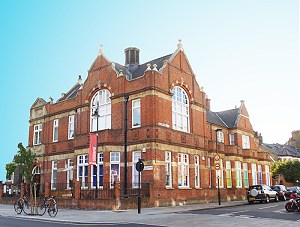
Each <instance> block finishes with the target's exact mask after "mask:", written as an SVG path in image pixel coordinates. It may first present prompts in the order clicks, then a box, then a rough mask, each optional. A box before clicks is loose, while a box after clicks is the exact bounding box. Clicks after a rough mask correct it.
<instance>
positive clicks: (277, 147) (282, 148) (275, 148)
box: [262, 143, 300, 157]
mask: <svg viewBox="0 0 300 227" xmlns="http://www.w3.org/2000/svg"><path fill="white" fill-rule="evenodd" d="M262 146H265V147H267V148H268V149H269V150H271V151H272V152H274V153H275V154H278V155H279V156H292V157H300V151H299V150H298V149H297V148H296V147H294V146H290V145H281V144H278V143H276V144H267V143H262Z"/></svg>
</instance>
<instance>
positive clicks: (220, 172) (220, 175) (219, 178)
mask: <svg viewBox="0 0 300 227" xmlns="http://www.w3.org/2000/svg"><path fill="white" fill-rule="evenodd" d="M218 181H219V182H218ZM218 185H219V187H220V188H223V187H224V180H223V161H222V159H220V169H219V170H216V187H218Z"/></svg>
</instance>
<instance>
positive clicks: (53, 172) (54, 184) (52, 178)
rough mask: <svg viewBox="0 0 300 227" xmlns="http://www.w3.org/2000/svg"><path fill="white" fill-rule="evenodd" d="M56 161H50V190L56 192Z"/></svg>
mask: <svg viewBox="0 0 300 227" xmlns="http://www.w3.org/2000/svg"><path fill="white" fill-rule="evenodd" d="M56 179H57V161H52V173H51V189H52V190H56Z"/></svg>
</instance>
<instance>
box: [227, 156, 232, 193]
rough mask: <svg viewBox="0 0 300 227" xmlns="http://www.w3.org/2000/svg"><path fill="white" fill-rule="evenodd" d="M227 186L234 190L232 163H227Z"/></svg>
mask: <svg viewBox="0 0 300 227" xmlns="http://www.w3.org/2000/svg"><path fill="white" fill-rule="evenodd" d="M226 185H227V188H232V179H231V163H230V161H226Z"/></svg>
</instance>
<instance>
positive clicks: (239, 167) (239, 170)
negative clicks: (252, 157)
mask: <svg viewBox="0 0 300 227" xmlns="http://www.w3.org/2000/svg"><path fill="white" fill-rule="evenodd" d="M235 172H236V187H237V188H241V187H242V164H241V162H240V161H235Z"/></svg>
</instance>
